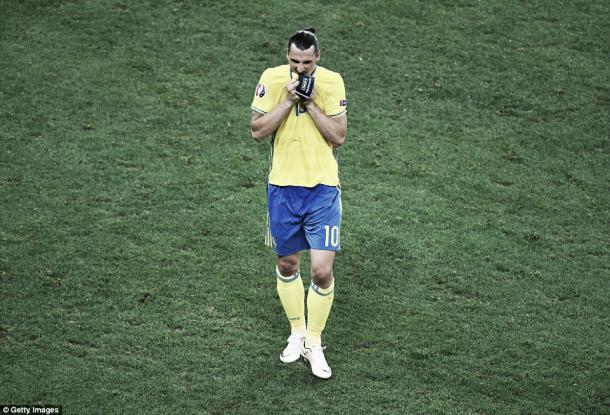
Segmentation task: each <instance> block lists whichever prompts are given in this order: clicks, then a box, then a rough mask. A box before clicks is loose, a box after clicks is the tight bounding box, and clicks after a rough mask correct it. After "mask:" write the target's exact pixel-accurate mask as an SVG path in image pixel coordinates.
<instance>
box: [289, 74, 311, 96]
mask: <svg viewBox="0 0 610 415" xmlns="http://www.w3.org/2000/svg"><path fill="white" fill-rule="evenodd" d="M313 82H314V77H313V76H309V75H299V85H298V86H297V89H296V90H295V91H294V93H295V94H297V95H298V96H300V97H301V98H303V99H309V98H311V94H312V93H313Z"/></svg>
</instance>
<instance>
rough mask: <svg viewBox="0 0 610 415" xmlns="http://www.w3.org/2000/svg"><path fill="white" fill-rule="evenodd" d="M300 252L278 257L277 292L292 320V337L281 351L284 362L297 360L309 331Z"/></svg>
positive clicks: (290, 320) (281, 358) (287, 314)
mask: <svg viewBox="0 0 610 415" xmlns="http://www.w3.org/2000/svg"><path fill="white" fill-rule="evenodd" d="M299 262H300V253H296V254H292V255H287V256H278V257H277V267H276V274H277V293H278V296H279V297H280V302H281V303H282V307H283V308H284V313H286V317H287V318H288V321H289V322H290V337H288V340H287V343H288V344H287V345H286V347H285V348H284V350H282V352H281V353H280V360H281V361H282V362H284V363H291V362H295V361H297V360H298V359H299V357H300V355H301V349H302V347H303V342H304V340H305V335H306V333H307V328H306V325H305V289H304V288H303V280H302V279H301V273H300V271H299Z"/></svg>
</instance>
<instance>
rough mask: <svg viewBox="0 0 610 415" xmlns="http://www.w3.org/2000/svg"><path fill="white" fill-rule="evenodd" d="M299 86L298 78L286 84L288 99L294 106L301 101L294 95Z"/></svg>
mask: <svg viewBox="0 0 610 415" xmlns="http://www.w3.org/2000/svg"><path fill="white" fill-rule="evenodd" d="M297 86H299V79H298V78H293V79H291V80H289V81H288V82H286V90H287V91H288V99H289V100H290V101H292V103H293V104H295V103H297V102H298V101H299V99H300V98H299V96H298V95H297V94H295V93H294V91H295V90H296V89H297Z"/></svg>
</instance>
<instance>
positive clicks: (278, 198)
mask: <svg viewBox="0 0 610 415" xmlns="http://www.w3.org/2000/svg"><path fill="white" fill-rule="evenodd" d="M287 59H288V64H287V65H281V66H277V67H274V68H269V69H267V70H265V71H264V72H263V74H262V76H261V78H260V81H259V83H258V85H257V87H256V91H255V96H254V99H253V101H252V106H251V109H252V119H251V122H250V128H251V134H252V137H253V138H254V139H255V140H257V141H262V140H264V139H265V138H266V137H271V170H270V173H269V183H268V185H267V201H268V213H269V217H268V227H267V230H268V232H267V233H268V237H267V243H268V244H269V245H270V246H273V247H274V248H275V253H276V255H277V264H276V275H277V292H278V295H279V298H280V301H281V303H282V307H283V308H284V311H285V313H286V316H287V317H288V320H289V322H290V326H291V334H290V337H288V341H287V343H288V344H287V346H286V348H285V349H284V350H283V351H282V352H281V354H280V360H281V361H282V362H285V363H290V362H294V361H296V360H298V359H299V357H300V356H303V358H304V359H305V360H306V361H308V362H309V364H310V365H311V371H312V373H313V374H314V375H315V376H317V377H319V378H323V379H328V378H330V377H331V374H332V372H331V369H330V367H329V366H328V363H327V361H326V358H325V357H324V352H323V350H324V349H323V348H322V341H321V335H322V331H323V330H324V327H325V325H326V320H327V319H328V316H329V314H330V310H331V306H332V303H333V298H334V288H335V282H334V276H333V262H334V259H335V252H336V251H338V250H339V248H340V240H339V235H340V229H341V192H340V189H339V174H338V165H337V160H336V158H335V151H336V149H337V148H338V147H339V146H341V145H342V144H343V143H344V142H345V134H346V131H347V114H346V106H347V100H346V97H345V86H344V84H343V79H342V78H341V75H340V74H338V73H336V72H333V71H330V70H328V69H326V68H323V67H321V66H318V61H319V60H320V46H319V43H318V39H317V37H316V34H315V29H313V28H308V29H305V30H300V31H298V32H296V33H294V34H293V35H292V36H291V37H290V38H289V39H288V45H287ZM301 75H309V76H313V77H314V90H313V94H312V95H311V96H310V98H309V99H303V98H301V97H299V95H297V94H296V93H295V90H296V88H297V86H298V84H299V76H301ZM307 250H308V251H309V253H310V259H311V285H310V287H309V290H308V293H307V319H305V289H304V287H303V281H302V280H301V272H300V258H301V252H302V251H307Z"/></svg>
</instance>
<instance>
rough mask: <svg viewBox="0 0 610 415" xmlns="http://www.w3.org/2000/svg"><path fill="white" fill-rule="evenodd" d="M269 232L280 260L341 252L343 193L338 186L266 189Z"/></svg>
mask: <svg viewBox="0 0 610 415" xmlns="http://www.w3.org/2000/svg"><path fill="white" fill-rule="evenodd" d="M267 203H268V208H269V223H268V230H269V231H270V233H271V235H270V236H271V245H272V246H273V247H274V248H275V252H276V254H277V255H279V256H287V255H292V254H294V253H297V252H300V251H303V250H309V249H321V250H326V251H338V250H339V249H340V238H339V231H340V229H341V190H339V188H338V187H336V186H326V185H317V186H315V187H311V188H310V187H300V186H275V185H272V184H269V185H268V187H267Z"/></svg>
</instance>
